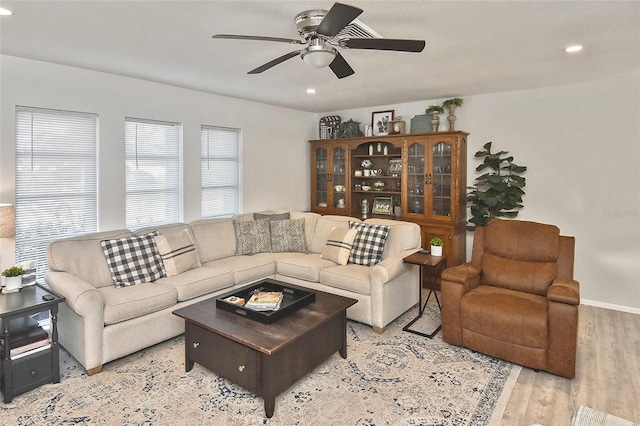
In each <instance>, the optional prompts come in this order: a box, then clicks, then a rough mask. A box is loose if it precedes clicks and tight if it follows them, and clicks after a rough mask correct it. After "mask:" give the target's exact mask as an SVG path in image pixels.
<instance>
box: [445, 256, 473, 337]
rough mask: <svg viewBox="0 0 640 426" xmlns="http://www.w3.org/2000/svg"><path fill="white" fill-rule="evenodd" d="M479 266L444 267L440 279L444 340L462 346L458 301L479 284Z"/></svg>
mask: <svg viewBox="0 0 640 426" xmlns="http://www.w3.org/2000/svg"><path fill="white" fill-rule="evenodd" d="M480 274H481V271H480V268H478V267H477V266H474V265H472V264H471V263H464V264H462V265H458V266H454V267H452V268H448V269H445V270H444V272H443V273H442V276H441V280H440V288H441V290H440V293H441V296H440V297H441V306H442V338H443V340H444V341H445V342H447V343H451V344H453V345H457V346H464V344H463V341H462V323H461V319H460V301H461V300H462V297H463V296H464V295H465V294H466V293H467V292H469V291H471V290H473V289H474V288H476V287H478V286H479V285H480Z"/></svg>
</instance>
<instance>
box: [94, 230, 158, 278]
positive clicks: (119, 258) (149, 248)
mask: <svg viewBox="0 0 640 426" xmlns="http://www.w3.org/2000/svg"><path fill="white" fill-rule="evenodd" d="M157 235H158V233H157V232H152V233H150V234H147V235H139V236H131V237H125V238H118V239H112V240H102V241H100V245H101V246H102V249H103V251H104V255H105V257H106V258H107V265H108V266H109V270H110V271H111V277H112V278H113V282H114V285H115V286H116V288H120V287H125V286H130V285H134V284H140V283H143V282H153V281H155V280H157V279H158V278H161V277H163V276H164V275H165V271H164V264H163V263H162V258H161V257H160V253H158V248H157V247H156V243H155V240H154V237H155V236H157Z"/></svg>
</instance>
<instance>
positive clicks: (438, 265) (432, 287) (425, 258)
mask: <svg viewBox="0 0 640 426" xmlns="http://www.w3.org/2000/svg"><path fill="white" fill-rule="evenodd" d="M403 261H404V262H405V263H411V264H412V265H418V266H420V280H419V281H418V285H419V291H418V295H419V299H418V308H419V313H418V316H417V317H415V318H414V319H412V320H411V322H410V323H409V324H407V325H405V326H404V327H403V328H402V330H403V331H408V332H409V333H413V334H417V335H420V336H424V337H428V338H429V339H433V337H434V336H435V335H436V334H438V332H439V331H440V330H442V324H440V325H439V326H438V327H437V328H436V329H435V330H434V331H433V333H431V334H425V333H422V332H420V331H415V330H411V328H410V327H411V326H412V325H413V324H414V323H415V322H416V321H418V320H419V319H420V318H422V314H423V313H424V310H425V308H426V307H427V303H428V302H429V298H430V297H431V293H433V294H434V296H435V297H436V302H437V303H438V309H439V310H440V311H442V308H441V307H440V299H438V293H437V291H436V285H437V283H438V280H439V279H440V275H442V271H444V270H445V268H446V267H447V258H446V257H445V256H432V255H431V254H429V253H428V252H423V251H418V252H415V253H413V254H410V255H409V256H407V257H405V258H404V259H403ZM425 268H431V269H432V273H431V274H429V275H428V278H429V279H428V283H427V284H428V288H429V294H428V295H427V300H425V301H424V305H423V304H422V287H423V276H424V272H425V271H424V269H425Z"/></svg>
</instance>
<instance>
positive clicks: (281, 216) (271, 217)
mask: <svg viewBox="0 0 640 426" xmlns="http://www.w3.org/2000/svg"><path fill="white" fill-rule="evenodd" d="M290 218H291V213H289V212H286V213H272V214H266V213H254V214H253V220H260V219H268V220H285V219H290Z"/></svg>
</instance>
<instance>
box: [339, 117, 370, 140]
mask: <svg viewBox="0 0 640 426" xmlns="http://www.w3.org/2000/svg"><path fill="white" fill-rule="evenodd" d="M338 134H339V136H340V137H341V138H356V137H360V136H364V133H362V131H361V130H360V122H359V121H355V120H353V119H352V118H350V119H349V120H347V121H344V122H342V123H341V124H340V129H339V130H338Z"/></svg>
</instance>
